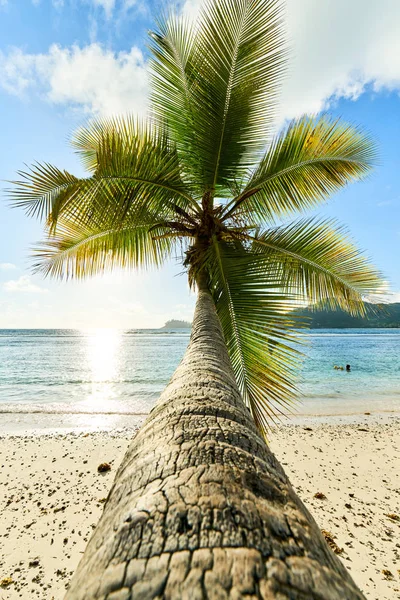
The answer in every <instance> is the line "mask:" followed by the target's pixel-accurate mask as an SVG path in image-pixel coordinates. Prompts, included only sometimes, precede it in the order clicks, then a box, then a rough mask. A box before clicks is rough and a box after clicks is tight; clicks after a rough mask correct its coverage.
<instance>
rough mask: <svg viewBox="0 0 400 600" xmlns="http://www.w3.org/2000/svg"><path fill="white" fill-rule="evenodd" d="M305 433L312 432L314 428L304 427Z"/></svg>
mask: <svg viewBox="0 0 400 600" xmlns="http://www.w3.org/2000/svg"><path fill="white" fill-rule="evenodd" d="M303 429H304V431H312V430H313V429H312V427H303Z"/></svg>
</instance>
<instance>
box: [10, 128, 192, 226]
mask: <svg viewBox="0 0 400 600" xmlns="http://www.w3.org/2000/svg"><path fill="white" fill-rule="evenodd" d="M73 143H74V146H75V147H76V148H77V151H78V153H79V154H80V155H81V157H82V159H83V163H84V165H85V166H86V167H88V168H90V170H91V171H92V172H93V175H92V176H91V177H88V178H82V179H78V178H75V177H74V176H72V175H70V174H69V173H66V172H64V171H60V170H59V169H57V168H55V167H53V166H51V165H47V164H45V165H35V166H34V167H33V168H32V169H31V170H30V171H28V172H21V173H20V175H21V177H22V178H21V179H20V180H19V181H17V182H14V183H15V187H14V188H13V190H12V191H11V193H10V196H11V199H12V201H13V202H14V204H15V205H18V206H22V207H24V208H25V209H26V210H27V212H28V213H30V214H32V213H35V214H38V215H40V216H44V217H45V218H46V219H47V221H48V223H49V225H50V227H52V228H54V227H55V226H56V224H57V220H58V219H59V217H60V216H61V215H62V216H64V217H66V218H71V219H74V220H75V221H76V222H80V223H81V224H82V225H86V224H88V223H89V222H90V221H91V219H93V218H94V215H96V218H97V224H99V221H98V219H99V218H100V217H99V216H100V215H101V219H102V221H103V222H104V223H106V224H108V225H109V224H110V220H113V225H117V224H118V223H119V224H121V223H122V222H124V221H125V220H126V219H127V218H129V217H130V218H131V220H133V221H135V222H137V220H138V219H139V220H140V218H141V214H142V213H146V212H147V211H148V210H151V211H152V212H153V213H156V214H158V215H159V217H158V218H159V219H167V218H173V217H174V216H175V215H176V214H177V212H179V211H180V214H181V217H185V218H187V217H188V212H187V211H189V212H191V213H192V214H195V212H196V211H197V210H198V205H197V203H196V201H195V200H194V199H193V198H192V197H191V195H190V193H189V192H188V191H187V190H186V188H185V186H184V184H183V183H182V180H181V177H180V164H179V160H178V155H177V152H176V148H175V146H174V145H173V144H171V143H170V141H169V139H168V137H167V135H166V133H165V132H164V131H162V130H158V129H156V128H155V127H153V126H152V125H151V124H141V123H140V122H137V121H134V120H133V119H132V118H130V117H127V118H125V119H123V118H120V119H108V120H100V121H94V122H93V123H91V124H89V125H88V126H87V127H85V128H81V129H80V130H78V132H77V134H76V135H75V137H74V140H73Z"/></svg>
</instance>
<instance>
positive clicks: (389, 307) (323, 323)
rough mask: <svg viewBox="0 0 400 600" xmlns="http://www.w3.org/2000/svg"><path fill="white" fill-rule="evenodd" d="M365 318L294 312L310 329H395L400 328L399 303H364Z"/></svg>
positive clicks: (338, 313)
mask: <svg viewBox="0 0 400 600" xmlns="http://www.w3.org/2000/svg"><path fill="white" fill-rule="evenodd" d="M366 311H367V314H366V316H365V317H352V316H351V315H349V314H348V313H346V312H345V311H343V310H323V309H311V308H304V309H301V310H297V311H295V312H294V315H298V316H300V317H302V318H304V319H305V320H306V322H307V325H308V326H309V327H310V329H346V328H368V329H370V328H385V329H386V328H388V329H390V328H396V327H400V302H395V303H392V304H384V305H379V306H377V305H376V304H370V303H368V302H366Z"/></svg>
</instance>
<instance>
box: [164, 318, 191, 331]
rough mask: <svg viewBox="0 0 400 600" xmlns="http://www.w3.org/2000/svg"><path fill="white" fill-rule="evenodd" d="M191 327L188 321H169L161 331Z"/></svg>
mask: <svg viewBox="0 0 400 600" xmlns="http://www.w3.org/2000/svg"><path fill="white" fill-rule="evenodd" d="M191 326H192V324H191V323H189V321H178V320H177V319H171V320H170V321H167V322H166V323H165V325H164V326H163V327H161V329H190V328H191Z"/></svg>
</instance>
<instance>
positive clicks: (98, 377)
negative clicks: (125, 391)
mask: <svg viewBox="0 0 400 600" xmlns="http://www.w3.org/2000/svg"><path fill="white" fill-rule="evenodd" d="M85 333H86V336H85V342H86V360H87V368H88V375H89V378H90V379H91V382H92V389H91V395H90V398H89V399H88V400H89V403H90V404H91V405H92V407H93V408H94V407H96V409H98V410H107V409H111V410H112V400H113V399H114V397H115V394H116V391H115V384H116V383H117V382H118V378H119V369H120V364H119V363H120V360H119V359H120V356H119V353H120V346H121V342H122V332H121V331H119V330H118V329H101V328H99V329H91V330H86V332H85Z"/></svg>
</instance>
